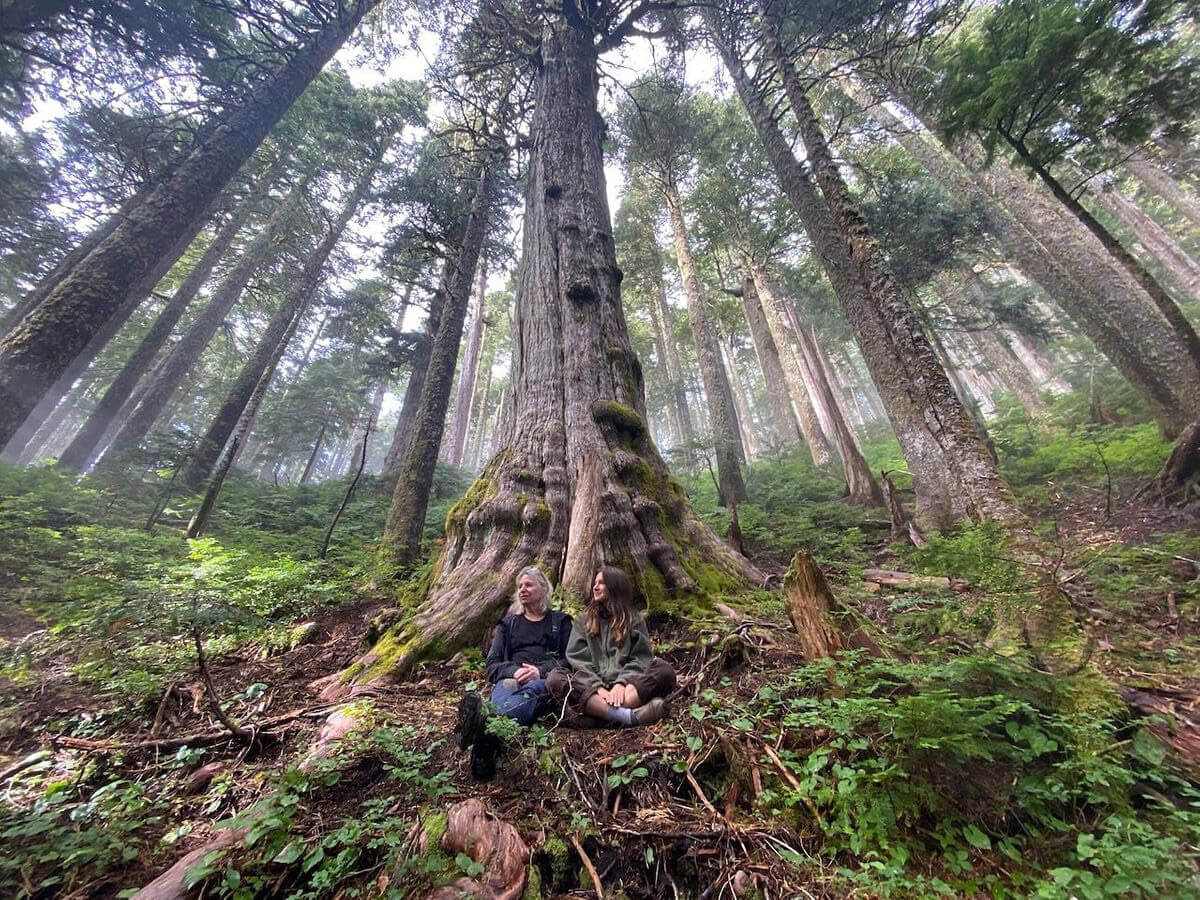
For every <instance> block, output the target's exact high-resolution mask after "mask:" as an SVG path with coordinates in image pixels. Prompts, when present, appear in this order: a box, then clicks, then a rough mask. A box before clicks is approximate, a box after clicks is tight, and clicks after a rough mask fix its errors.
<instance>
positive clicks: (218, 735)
mask: <svg viewBox="0 0 1200 900" xmlns="http://www.w3.org/2000/svg"><path fill="white" fill-rule="evenodd" d="M332 708H333V707H332V706H331V705H325V706H319V707H312V708H309V709H298V710H293V711H291V712H287V713H282V714H281V715H278V716H273V717H271V718H269V719H263V720H262V721H261V722H256V723H255V724H254V733H255V734H256V735H257V736H258V738H260V739H261V738H269V737H276V735H273V734H270V733H269V729H271V728H274V727H276V726H278V725H284V724H287V723H288V722H294V721H295V720H297V719H307V718H317V717H321V716H324V715H325V714H326V713H327V712H329V710H330V709H332ZM232 737H233V735H231V734H230V733H229V731H227V730H225V729H221V730H220V731H204V732H200V733H199V734H186V735H183V736H181V737H172V738H158V739H155V740H145V741H93V740H89V739H87V738H77V737H69V736H67V735H51V736H50V737H49V741H50V744H51V745H52V746H54V747H66V748H67V749H71V750H96V751H117V750H175V749H178V748H179V747H205V746H209V745H211V744H220V743H222V742H224V741H228V740H230V738H232Z"/></svg>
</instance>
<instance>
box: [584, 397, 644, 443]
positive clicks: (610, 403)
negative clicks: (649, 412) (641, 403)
mask: <svg viewBox="0 0 1200 900" xmlns="http://www.w3.org/2000/svg"><path fill="white" fill-rule="evenodd" d="M592 418H593V419H594V420H595V421H596V423H597V424H598V425H608V426H609V427H611V428H612V429H613V430H614V431H616V432H617V433H618V434H628V435H629V436H630V437H632V438H639V437H641V436H642V435H644V434H645V433H646V423H645V422H643V421H642V417H641V416H639V415H638V414H637V410H635V409H633V408H631V407H628V406H626V405H625V404H623V403H618V402H617V401H616V400H597V401H596V402H595V403H593V404H592Z"/></svg>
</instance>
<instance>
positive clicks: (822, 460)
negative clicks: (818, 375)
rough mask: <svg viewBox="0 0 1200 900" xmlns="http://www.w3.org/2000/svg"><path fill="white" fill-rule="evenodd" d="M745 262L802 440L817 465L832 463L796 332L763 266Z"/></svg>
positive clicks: (748, 259) (823, 465)
mask: <svg viewBox="0 0 1200 900" xmlns="http://www.w3.org/2000/svg"><path fill="white" fill-rule="evenodd" d="M744 263H745V265H746V267H747V268H748V269H749V271H750V276H751V278H752V279H753V281H754V287H755V295H756V296H757V298H758V300H759V303H760V307H761V310H762V313H763V317H764V319H765V320H766V324H767V328H768V330H769V331H770V334H771V336H772V337H773V338H774V340H775V347H776V349H777V350H778V352H779V363H780V366H781V368H782V369H783V378H784V384H785V385H786V386H787V388H788V393H789V394H790V395H791V398H792V404H793V407H794V409H795V410H796V413H797V420H798V421H799V423H800V430H801V431H802V432H803V434H804V442H805V443H806V444H808V449H809V452H811V453H812V458H813V463H814V464H815V465H817V466H818V467H820V468H825V467H826V466H829V465H831V464H832V463H833V456H832V453H831V449H830V446H829V438H828V437H827V436H826V434H825V429H824V428H823V427H822V425H821V421H820V419H819V418H818V416H817V411H816V407H815V406H814V404H813V400H812V394H811V392H810V386H809V382H808V379H807V378H806V377H805V372H804V369H803V367H802V366H801V364H800V358H799V356H798V355H797V354H798V352H799V351H798V349H797V347H796V345H795V341H796V340H797V335H796V334H795V333H794V331H793V330H792V329H791V328H790V327H789V326H788V322H787V316H786V312H785V311H784V308H783V300H782V298H781V297H780V296H779V294H778V292H777V291H776V290H775V285H774V284H773V283H772V282H771V280H770V278H769V277H768V276H767V272H766V270H765V269H763V268H762V266H760V265H759V264H758V263H757V262H754V261H753V260H751V259H750V258H749V257H747V258H746V259H745V260H744Z"/></svg>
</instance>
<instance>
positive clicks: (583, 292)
mask: <svg viewBox="0 0 1200 900" xmlns="http://www.w3.org/2000/svg"><path fill="white" fill-rule="evenodd" d="M599 296H600V295H599V294H598V293H597V292H596V288H595V287H594V286H593V285H592V283H591V282H590V281H582V280H575V281H571V282H570V283H569V284H568V285H567V299H568V300H571V301H572V302H574V303H594V302H595V301H596V299H597V298H598V297H599Z"/></svg>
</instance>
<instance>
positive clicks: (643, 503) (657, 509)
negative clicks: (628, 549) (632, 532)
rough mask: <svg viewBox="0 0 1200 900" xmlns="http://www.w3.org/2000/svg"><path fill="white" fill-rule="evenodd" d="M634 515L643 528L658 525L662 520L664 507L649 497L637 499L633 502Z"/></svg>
mask: <svg viewBox="0 0 1200 900" xmlns="http://www.w3.org/2000/svg"><path fill="white" fill-rule="evenodd" d="M633 514H634V515H635V516H637V519H638V521H639V522H641V523H642V525H643V526H649V525H658V524H659V522H660V521H661V520H662V507H661V506H659V504H657V503H656V502H654V501H653V500H651V499H650V498H649V497H636V498H634V501H633Z"/></svg>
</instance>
